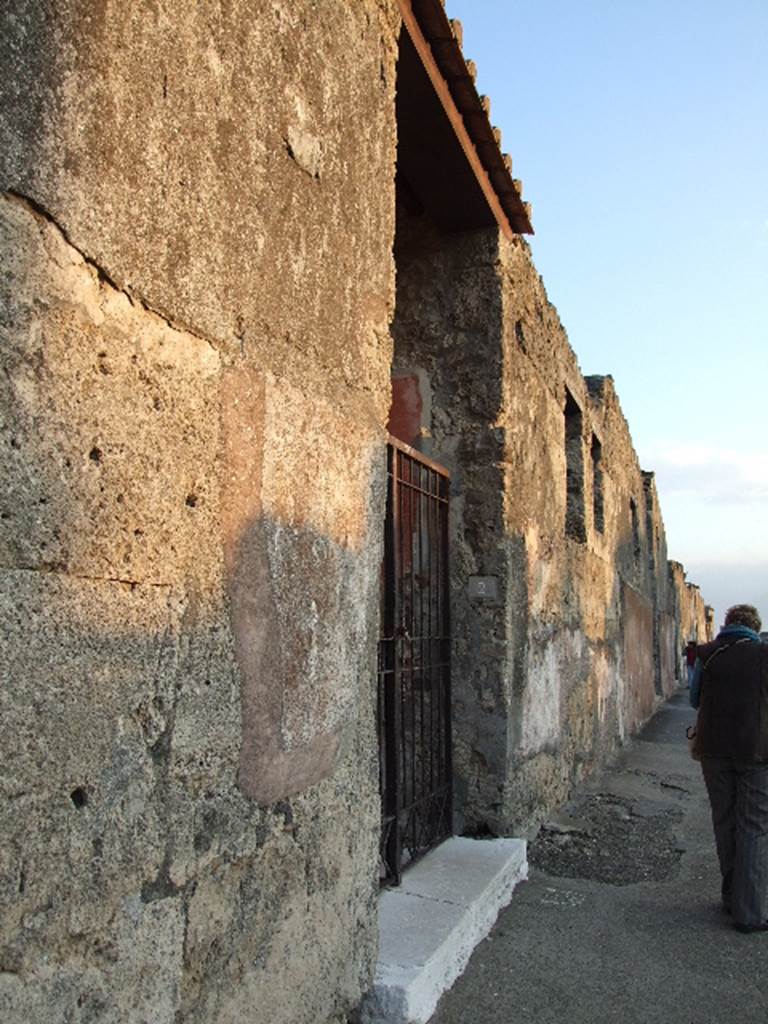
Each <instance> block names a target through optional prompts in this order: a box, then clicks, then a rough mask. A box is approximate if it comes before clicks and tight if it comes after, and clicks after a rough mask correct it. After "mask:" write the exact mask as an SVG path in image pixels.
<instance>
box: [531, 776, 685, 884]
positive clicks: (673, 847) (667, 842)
mask: <svg viewBox="0 0 768 1024" xmlns="http://www.w3.org/2000/svg"><path fill="white" fill-rule="evenodd" d="M567 810H568V815H569V816H570V817H572V818H573V819H574V821H576V822H578V824H575V825H563V824H557V823H554V822H550V823H547V824H545V825H543V826H542V828H541V830H540V831H539V834H538V835H537V836H536V838H535V839H534V841H533V842H532V843H531V844H530V845H529V847H528V859H529V861H530V863H531V864H532V865H533V866H534V867H536V868H538V869H539V870H540V871H544V872H545V873H546V874H548V875H555V876H558V877H563V878H584V879H590V880H592V881H596V882H607V883H609V884H611V885H632V884H633V883H635V882H651V881H653V882H660V881H664V880H665V879H668V878H670V877H671V876H672V875H673V874H674V872H675V871H676V869H677V866H678V864H679V862H680V857H681V855H682V852H681V850H680V849H679V847H678V845H677V841H676V839H675V835H674V827H675V825H676V824H677V822H679V821H680V819H681V818H682V811H680V810H677V809H670V808H660V809H659V810H658V811H657V812H656V813H649V812H648V809H647V808H646V809H644V810H643V813H642V814H634V813H633V812H632V801H630V800H624V799H622V798H621V797H617V796H614V795H612V794H608V793H594V794H589V795H586V796H584V797H581V798H580V799H578V800H577V801H574V802H573V803H571V804H569V805H568V808H567Z"/></svg>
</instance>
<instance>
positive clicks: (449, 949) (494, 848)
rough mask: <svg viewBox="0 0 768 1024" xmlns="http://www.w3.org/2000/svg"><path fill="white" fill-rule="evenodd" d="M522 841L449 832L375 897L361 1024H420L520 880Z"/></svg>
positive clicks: (525, 866)
mask: <svg viewBox="0 0 768 1024" xmlns="http://www.w3.org/2000/svg"><path fill="white" fill-rule="evenodd" d="M526 852H527V848H526V842H525V840H524V839H462V838H459V837H454V838H452V839H448V840H446V842H444V843H442V844H441V845H440V846H438V847H437V849H435V850H432V852H431V853H429V854H427V856H426V857H424V858H423V860H421V861H419V862H418V864H415V865H414V866H413V867H412V868H411V869H410V870H408V871H407V872H406V873H405V874H404V875H403V881H402V885H400V886H399V887H398V888H396V889H386V890H385V891H384V892H382V894H381V896H380V897H379V960H378V964H377V967H376V979H375V982H374V985H373V988H372V989H371V991H370V993H369V994H368V996H367V998H366V1000H365V1001H364V1002H363V1005H362V1008H361V1018H360V1019H361V1024H426V1021H428V1020H429V1018H430V1017H431V1016H432V1014H433V1013H434V1011H435V1007H436V1006H437V1001H438V1000H439V998H440V996H441V995H442V994H443V992H445V991H446V990H447V989H449V988H450V987H451V985H452V984H453V983H454V981H455V980H456V979H457V978H458V977H459V975H460V974H461V973H462V971H463V970H464V968H465V967H466V965H467V962H468V961H469V958H470V956H471V955H472V951H473V950H474V948H475V946H476V945H477V944H478V942H480V941H481V940H482V939H484V938H485V936H486V935H487V934H488V932H489V931H490V930H491V928H492V927H493V924H494V922H495V920H496V918H497V916H498V914H499V911H500V910H501V909H502V907H505V906H506V905H507V904H508V903H509V901H510V900H511V898H512V892H513V890H514V888H515V886H516V885H517V884H518V882H521V881H523V880H524V879H525V878H527V877H528V862H527V859H526Z"/></svg>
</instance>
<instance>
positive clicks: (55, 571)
mask: <svg viewBox="0 0 768 1024" xmlns="http://www.w3.org/2000/svg"><path fill="white" fill-rule="evenodd" d="M0 572H30V573H42V574H47V575H50V576H65V577H66V578H67V579H71V580H84V581H85V582H87V583H118V584H120V585H121V586H127V587H159V588H160V589H166V590H170V589H172V587H173V584H172V583H165V582H163V581H159V580H146V579H144V580H133V579H124V578H122V577H120V576H90V575H88V574H87V573H77V572H68V571H67V568H66V566H64V565H58V564H57V565H45V564H43V565H0Z"/></svg>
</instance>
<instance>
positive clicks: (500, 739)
mask: <svg viewBox="0 0 768 1024" xmlns="http://www.w3.org/2000/svg"><path fill="white" fill-rule="evenodd" d="M497 244H498V243H497V232H496V231H493V230H490V231H476V232H463V233H461V234H449V233H441V232H440V231H439V230H438V229H437V228H435V226H434V225H433V224H432V223H431V222H430V220H429V218H428V217H427V216H426V215H421V216H409V215H408V214H407V212H406V211H405V210H404V209H403V208H402V206H401V207H400V208H399V216H398V223H397V241H396V246H395V258H396V262H397V301H396V315H395V319H394V321H393V324H392V333H393V337H394V343H395V361H394V372H395V373H396V374H402V373H409V374H410V375H411V379H413V380H418V382H419V386H420V390H421V398H422V401H421V407H422V416H423V419H424V423H423V425H422V433H421V437H420V439H419V441H418V446H419V447H420V449H421V450H422V451H424V453H425V454H426V455H428V456H429V457H430V458H432V459H435V460H437V461H438V462H440V463H441V464H443V465H444V466H445V467H446V468H447V469H448V470H449V471H450V473H451V519H450V565H451V633H452V638H453V645H452V669H451V676H452V688H453V693H452V697H453V741H454V742H453V762H454V776H455V780H456V781H455V788H456V801H455V807H456V819H455V822H454V825H455V827H456V828H457V830H458V831H462V830H463V829H464V828H466V827H470V828H471V827H472V824H473V819H472V816H471V811H470V808H471V807H473V806H475V805H478V804H479V805H480V806H482V807H484V808H485V809H486V814H487V816H488V817H487V818H486V824H487V822H488V821H489V820H491V821H492V820H493V816H494V814H495V815H497V816H498V820H499V821H500V820H501V812H502V792H503V779H504V778H505V776H506V765H507V761H508V756H509V752H508V737H507V721H506V719H507V715H506V710H505V706H504V686H503V677H504V674H505V672H506V669H505V658H506V653H507V652H506V645H505V643H504V606H505V598H504V594H505V592H506V588H507V586H508V576H507V558H506V554H505V544H504V541H503V532H504V524H503V502H504V476H503V471H502V468H501V463H502V459H503V448H502V444H501V440H502V438H501V435H500V433H499V431H498V429H497V428H496V421H497V418H498V414H499V409H500V407H501V401H502V398H501V382H502V379H503V362H502V352H501V348H500V345H499V338H500V333H501V294H500V290H499V279H498V273H497V269H496V251H497ZM425 399H426V400H425ZM476 576H481V577H485V578H488V579H489V580H490V581H492V583H493V586H494V587H495V594H492V595H490V597H489V599H487V600H473V599H472V598H471V597H470V594H469V581H470V579H471V578H472V577H476ZM478 766H482V767H481V768H480V770H478Z"/></svg>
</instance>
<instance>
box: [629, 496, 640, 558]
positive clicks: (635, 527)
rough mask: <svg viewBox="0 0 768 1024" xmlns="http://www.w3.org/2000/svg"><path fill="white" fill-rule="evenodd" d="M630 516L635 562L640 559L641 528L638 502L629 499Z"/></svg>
mask: <svg viewBox="0 0 768 1024" xmlns="http://www.w3.org/2000/svg"><path fill="white" fill-rule="evenodd" d="M629 515H630V518H631V519H632V555H633V557H634V558H635V560H636V561H637V560H639V558H640V526H639V524H638V521H637V502H636V501H635V499H634V498H630V499H629Z"/></svg>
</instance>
